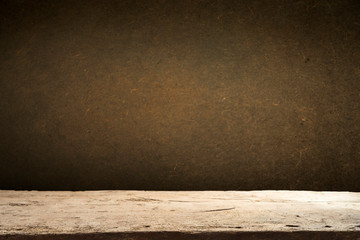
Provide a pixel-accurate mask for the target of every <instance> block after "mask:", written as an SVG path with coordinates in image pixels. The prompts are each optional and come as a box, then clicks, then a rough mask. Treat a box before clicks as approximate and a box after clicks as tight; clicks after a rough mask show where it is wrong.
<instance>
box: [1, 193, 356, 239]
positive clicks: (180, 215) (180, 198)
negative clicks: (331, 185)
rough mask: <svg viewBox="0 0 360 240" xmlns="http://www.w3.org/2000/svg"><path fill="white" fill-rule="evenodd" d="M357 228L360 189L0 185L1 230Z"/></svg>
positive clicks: (158, 230)
mask: <svg viewBox="0 0 360 240" xmlns="http://www.w3.org/2000/svg"><path fill="white" fill-rule="evenodd" d="M227 231H235V232H248V231H251V232H257V231H259V232H262V231H263V232H268V231H270V232H273V231H280V232H289V231H326V232H328V231H360V193H353V192H310V191H246V192H245V191H193V192H185V191H180V192H175V191H171V192H170V191H163V192H160V191H84V192H64V191H63V192H49V191H46V192H40V191H5V190H2V191H0V235H6V234H25V235H26V234H73V233H96V232H101V233H115V232H227Z"/></svg>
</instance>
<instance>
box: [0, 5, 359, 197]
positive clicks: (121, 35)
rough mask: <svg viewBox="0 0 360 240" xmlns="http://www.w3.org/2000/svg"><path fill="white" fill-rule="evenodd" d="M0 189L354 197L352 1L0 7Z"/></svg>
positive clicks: (355, 9)
mask: <svg viewBox="0 0 360 240" xmlns="http://www.w3.org/2000/svg"><path fill="white" fill-rule="evenodd" d="M0 22H1V24H0V27H1V32H0V49H1V55H0V63H1V64H0V78H1V79H0V134H1V135H0V137H1V139H0V189H42V190H45V189H53V190H59V189H66V190H79V189H163V190H165V189H170V190H183V189H187V190H198V189H238V190H248V189H310V190H351V191H360V145H359V143H360V124H359V123H360V91H359V90H360V83H359V80H360V65H359V63H360V5H359V1H356V0H354V1H346V0H338V1H330V0H329V1H326V0H319V1H280V0H279V1H266V0H264V1H235V0H234V1H200V0H196V1H190V0H189V1H145V0H144V1H135V0H134V1H115V0H109V1H101V0H98V1H88V0H84V1H75V0H74V1H66V0H59V1H52V0H49V1H35V0H31V1H30V0H29V1H19V0H15V1H14V0H2V1H0Z"/></svg>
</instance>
